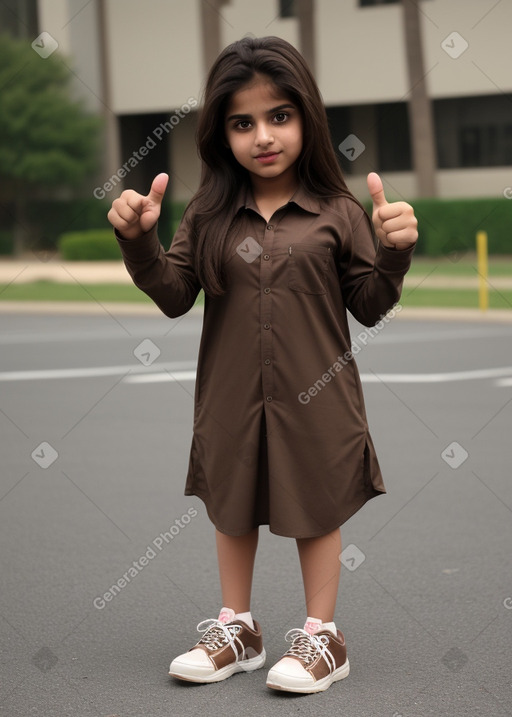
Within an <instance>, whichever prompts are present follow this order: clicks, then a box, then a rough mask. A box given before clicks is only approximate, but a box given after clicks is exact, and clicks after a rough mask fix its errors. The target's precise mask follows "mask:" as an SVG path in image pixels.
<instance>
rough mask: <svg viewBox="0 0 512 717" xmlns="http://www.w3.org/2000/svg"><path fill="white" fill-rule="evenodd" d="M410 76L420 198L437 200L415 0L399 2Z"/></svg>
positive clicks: (431, 124)
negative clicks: (434, 198) (401, 6)
mask: <svg viewBox="0 0 512 717" xmlns="http://www.w3.org/2000/svg"><path fill="white" fill-rule="evenodd" d="M402 5H403V19H404V34H405V50H406V55H407V69H408V73H409V84H410V87H411V90H410V99H409V120H410V125H411V143H412V154H413V164H414V170H415V172H416V179H417V182H418V191H417V194H418V196H419V197H435V196H437V188H436V145H435V140H434V121H433V116H432V103H431V101H430V97H429V95H428V92H427V84H426V73H425V66H424V61H423V43H422V37H421V27H420V9H419V5H418V0H402Z"/></svg>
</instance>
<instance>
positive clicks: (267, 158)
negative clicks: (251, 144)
mask: <svg viewBox="0 0 512 717" xmlns="http://www.w3.org/2000/svg"><path fill="white" fill-rule="evenodd" d="M279 154H280V152H262V153H261V154H258V155H257V156H256V157H255V159H257V160H258V162H262V163H263V164H268V163H269V162H273V161H274V160H275V159H276V158H277V157H278V156H279Z"/></svg>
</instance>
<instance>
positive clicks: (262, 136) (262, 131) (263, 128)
mask: <svg viewBox="0 0 512 717" xmlns="http://www.w3.org/2000/svg"><path fill="white" fill-rule="evenodd" d="M273 141H274V137H273V135H272V128H271V127H269V125H268V124H267V123H266V122H258V124H257V125H256V144H257V145H258V146H259V147H265V146H267V145H269V144H272V142H273Z"/></svg>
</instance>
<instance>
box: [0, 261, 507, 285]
mask: <svg viewBox="0 0 512 717" xmlns="http://www.w3.org/2000/svg"><path fill="white" fill-rule="evenodd" d="M32 281H56V282H60V283H64V284H69V283H74V282H78V283H81V284H130V283H131V281H132V280H131V278H130V276H129V274H128V272H127V271H126V268H125V266H124V264H123V262H122V261H121V260H119V261H60V260H54V259H51V260H50V261H47V262H43V261H39V260H37V259H27V260H26V261H23V260H10V259H4V260H1V261H0V284H9V283H11V282H15V283H17V284H18V283H20V284H21V283H29V282H32ZM478 281H479V278H478V276H474V277H472V276H427V277H422V276H417V275H414V276H406V277H405V282H404V287H405V288H406V289H413V288H416V287H419V286H421V288H422V289H477V288H478ZM489 284H490V286H491V287H492V288H495V289H512V276H499V277H491V278H490V280H489Z"/></svg>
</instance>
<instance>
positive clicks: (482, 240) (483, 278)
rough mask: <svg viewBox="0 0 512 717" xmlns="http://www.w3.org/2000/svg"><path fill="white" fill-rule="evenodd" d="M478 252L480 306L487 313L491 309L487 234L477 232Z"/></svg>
mask: <svg viewBox="0 0 512 717" xmlns="http://www.w3.org/2000/svg"><path fill="white" fill-rule="evenodd" d="M476 252H477V258H478V277H479V284H478V286H479V288H478V304H479V306H480V310H481V311H486V310H487V309H488V308H489V284H488V282H487V276H488V263H487V232H477V235H476Z"/></svg>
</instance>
